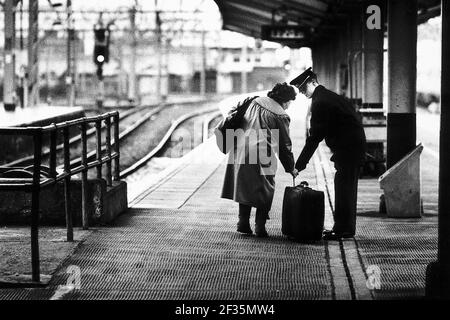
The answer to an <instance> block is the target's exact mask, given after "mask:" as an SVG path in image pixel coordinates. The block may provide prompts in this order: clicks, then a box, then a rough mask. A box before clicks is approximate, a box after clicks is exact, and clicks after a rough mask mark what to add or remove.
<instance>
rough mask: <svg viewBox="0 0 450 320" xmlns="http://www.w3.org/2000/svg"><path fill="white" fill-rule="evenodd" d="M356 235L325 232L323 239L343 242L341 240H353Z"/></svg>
mask: <svg viewBox="0 0 450 320" xmlns="http://www.w3.org/2000/svg"><path fill="white" fill-rule="evenodd" d="M354 236H355V235H354V234H353V233H350V232H335V231H332V230H325V231H324V232H323V236H322V239H323V240H332V241H333V240H334V241H337V240H341V239H349V238H353V237H354Z"/></svg>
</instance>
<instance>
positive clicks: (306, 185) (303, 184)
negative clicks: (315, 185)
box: [292, 177, 309, 187]
mask: <svg viewBox="0 0 450 320" xmlns="http://www.w3.org/2000/svg"><path fill="white" fill-rule="evenodd" d="M292 183H293V186H294V187H295V177H292ZM300 186H302V187H309V183H308V182H307V181H302V182H300Z"/></svg>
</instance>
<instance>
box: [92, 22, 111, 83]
mask: <svg viewBox="0 0 450 320" xmlns="http://www.w3.org/2000/svg"><path fill="white" fill-rule="evenodd" d="M94 36H95V43H94V56H93V59H94V63H95V64H96V65H97V76H98V78H99V80H102V79H103V63H107V62H109V29H107V28H104V27H96V28H95V29H94Z"/></svg>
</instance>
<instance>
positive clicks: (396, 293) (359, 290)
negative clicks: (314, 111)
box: [0, 106, 437, 300]
mask: <svg viewBox="0 0 450 320" xmlns="http://www.w3.org/2000/svg"><path fill="white" fill-rule="evenodd" d="M290 114H291V119H292V122H291V137H292V140H293V146H294V154H295V155H298V154H299V152H300V150H301V148H302V146H303V144H304V132H305V130H304V128H305V123H304V119H305V117H304V110H302V111H301V112H298V110H293V106H291V110H290ZM328 159H329V154H328V153H327V149H326V147H325V146H324V145H321V146H320V148H319V150H318V152H316V154H315V155H314V157H313V159H312V160H311V162H310V164H309V165H308V167H307V168H306V170H305V171H303V172H302V173H301V174H300V176H299V177H298V179H297V183H299V182H300V181H301V180H306V181H308V182H309V183H310V186H311V187H312V188H315V189H319V190H323V191H324V192H325V195H326V201H325V202H326V221H325V226H326V227H327V228H330V227H331V226H332V222H333V220H332V210H333V203H334V191H333V174H334V171H333V170H334V169H333V168H332V163H331V162H330V161H329V160H328ZM225 163H226V156H225V155H223V154H221V153H220V152H219V151H218V149H217V147H216V146H215V141H214V140H213V139H209V140H207V141H206V142H205V143H203V144H202V145H200V146H199V147H197V148H196V149H194V150H193V151H191V152H190V153H189V154H188V155H186V156H184V157H183V158H182V159H180V161H177V162H176V163H175V164H174V165H173V166H171V167H169V168H167V169H166V170H165V171H164V172H162V174H161V175H159V176H158V178H157V179H152V181H148V180H146V177H145V176H142V179H141V180H140V181H137V182H135V183H134V184H133V185H130V187H129V190H130V194H129V209H128V211H127V212H126V213H124V214H122V215H121V216H120V217H119V218H118V219H117V220H116V221H115V222H114V224H113V225H112V226H110V227H104V228H97V229H95V231H94V232H92V233H91V234H89V235H88V236H86V237H85V239H84V240H83V241H82V242H81V243H80V245H79V246H78V247H77V249H76V250H75V251H74V252H73V254H71V255H70V256H69V257H68V258H67V259H66V260H65V261H64V262H63V263H62V264H61V266H60V267H59V268H58V270H57V271H56V272H55V274H54V275H53V277H52V279H51V280H50V282H49V284H48V286H47V287H45V288H36V289H31V290H28V289H3V290H0V298H13V299H149V300H160V299H163V300H165V299H175V300H178V299H182V300H193V299H195V300H203V299H208V300H209V299H225V300H228V299H230V300H231V299H232V300H241V299H242V300H253V299H255V300H260V299H264V300H278V299H281V300H319V299H320V300H351V299H358V300H370V299H403V298H405V299H406V298H408V299H411V298H419V299H420V298H422V297H423V295H424V286H425V268H426V265H427V264H428V263H429V262H430V261H432V260H434V259H435V258H436V250H435V249H436V248H437V215H436V211H437V210H436V206H437V201H436V199H435V198H433V197H434V196H435V194H437V183H436V181H435V178H434V177H433V176H432V175H431V172H434V170H435V168H428V167H426V168H424V172H423V175H424V177H425V178H424V183H423V184H424V194H423V196H424V202H425V214H424V216H423V217H422V218H420V219H402V220H398V219H390V218H387V217H386V216H385V215H380V214H378V213H377V212H378V205H379V196H380V194H381V190H380V189H379V185H378V181H377V180H376V179H362V180H360V184H359V199H358V218H357V235H356V236H355V238H354V239H348V240H344V241H341V242H337V241H320V242H317V243H311V244H301V243H295V242H292V241H290V240H288V239H287V238H286V237H284V236H283V235H282V233H281V207H282V198H283V192H284V188H285V186H288V185H292V177H291V176H290V175H289V174H286V173H284V170H283V169H282V166H281V164H279V172H278V174H277V176H276V183H277V187H276V192H275V198H274V202H273V207H272V211H271V212H270V220H268V222H267V230H268V233H269V237H268V238H263V239H261V238H256V237H254V236H244V235H241V234H238V233H237V232H236V222H237V215H238V205H237V204H236V203H234V202H232V201H229V200H225V199H221V198H220V192H221V187H222V182H223V176H224V171H225ZM428 173H430V174H428ZM251 217H252V221H254V212H252V216H251ZM252 228H254V227H253V223H252ZM71 266H77V267H79V268H80V270H81V282H80V285H81V287H80V289H75V290H71V289H70V288H68V287H66V286H65V284H66V283H67V279H68V277H69V275H68V273H67V270H68V268H70V267H71Z"/></svg>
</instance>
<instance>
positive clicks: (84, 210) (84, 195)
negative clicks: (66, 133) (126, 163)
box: [81, 122, 89, 230]
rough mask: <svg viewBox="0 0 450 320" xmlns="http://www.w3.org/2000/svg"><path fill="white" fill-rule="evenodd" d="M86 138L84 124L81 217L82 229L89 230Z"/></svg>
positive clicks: (82, 126)
mask: <svg viewBox="0 0 450 320" xmlns="http://www.w3.org/2000/svg"><path fill="white" fill-rule="evenodd" d="M87 164H88V163H87V137H86V122H83V123H82V124H81V166H82V167H83V170H82V171H81V212H82V213H81V215H82V217H81V218H82V225H83V229H84V230H87V229H88V228H89V221H88V205H87V204H88V203H87V201H88V172H87V170H88V167H87Z"/></svg>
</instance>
